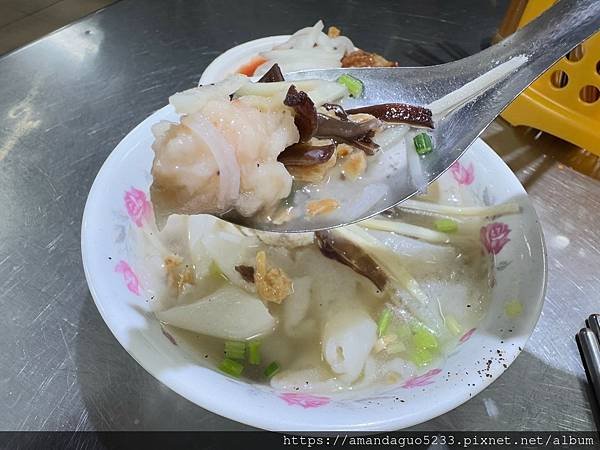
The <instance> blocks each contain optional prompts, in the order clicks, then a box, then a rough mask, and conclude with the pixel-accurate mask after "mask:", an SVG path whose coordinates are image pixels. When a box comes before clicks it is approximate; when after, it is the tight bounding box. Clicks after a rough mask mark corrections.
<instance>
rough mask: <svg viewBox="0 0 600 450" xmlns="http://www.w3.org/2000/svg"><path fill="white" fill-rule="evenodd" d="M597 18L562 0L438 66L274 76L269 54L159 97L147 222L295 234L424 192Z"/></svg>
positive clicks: (581, 3) (581, 4) (594, 8)
mask: <svg viewBox="0 0 600 450" xmlns="http://www.w3.org/2000/svg"><path fill="white" fill-rule="evenodd" d="M599 27H600V3H598V2H596V1H594V0H563V1H561V2H559V3H558V4H556V5H555V6H554V7H552V8H550V9H549V10H548V11H547V12H545V13H544V14H542V15H541V16H540V17H539V18H538V19H536V20H534V21H533V22H531V23H530V24H529V25H528V26H526V27H525V28H523V29H521V30H519V31H518V32H517V33H515V34H514V35H512V36H511V37H509V38H508V39H506V40H505V41H504V42H502V43H500V44H498V45H496V46H493V47H490V48H489V49H487V50H485V51H483V52H481V53H479V54H477V55H473V56H471V57H468V58H465V59H463V60H460V61H457V62H453V63H449V64H444V65H439V66H434V67H420V68H400V67H379V68H351V69H350V68H338V69H319V70H312V71H301V72H293V73H291V74H289V75H288V74H286V75H285V76H284V75H283V74H282V71H281V70H280V68H279V66H278V64H277V63H275V64H273V65H271V67H270V68H269V69H268V70H266V72H265V71H264V70H263V71H262V72H263V75H262V77H261V78H260V79H258V80H257V81H253V80H251V79H249V78H248V77H246V76H244V75H241V74H235V75H232V76H230V77H229V78H227V79H225V80H224V81H222V82H219V83H216V84H213V85H208V86H199V87H197V88H193V89H190V90H188V91H184V92H181V93H177V94H175V95H173V96H172V97H171V98H170V103H171V104H172V105H173V106H174V107H175V110H176V112H177V113H178V114H179V115H180V121H179V123H166V122H163V123H159V124H157V125H156V126H155V127H154V128H153V131H154V134H155V137H156V141H155V143H154V145H153V149H154V151H155V160H154V165H153V168H152V175H153V185H152V187H151V195H152V201H153V203H154V211H155V213H156V218H157V223H158V225H159V227H162V226H163V225H164V223H165V222H166V220H167V218H168V216H169V215H171V214H188V215H192V214H202V213H204V214H213V215H215V216H218V217H221V218H223V219H225V220H227V221H229V222H232V223H235V224H238V225H242V226H245V227H248V228H253V229H258V230H265V231H274V232H307V231H317V230H323V229H328V228H332V227H337V226H341V225H347V224H350V223H354V222H357V221H359V220H363V219H366V218H369V217H372V216H374V215H376V214H379V213H381V212H383V211H385V210H388V209H389V208H391V207H393V206H395V205H397V204H399V203H400V202H402V201H404V200H406V199H407V198H409V197H410V196H412V195H414V194H416V193H419V192H424V191H425V190H426V187H427V185H428V184H429V183H431V182H432V181H434V180H435V179H436V178H437V177H439V176H440V175H441V174H442V173H443V172H444V171H445V170H446V169H447V168H448V167H450V166H451V165H452V164H453V163H454V162H455V161H456V160H457V159H458V158H459V157H460V156H461V155H462V154H463V152H464V151H465V150H466V149H467V148H468V146H469V145H471V144H472V143H473V141H474V140H475V139H476V138H477V137H478V136H479V134H480V133H481V132H482V131H483V130H484V129H485V127H486V126H487V125H489V123H490V122H491V121H492V120H493V119H494V118H495V117H496V116H497V115H498V114H499V113H500V112H501V111H502V110H503V109H504V108H505V107H506V106H507V105H508V104H509V103H510V102H511V101H512V100H513V99H514V98H515V97H516V96H517V95H518V94H519V93H520V92H521V91H522V90H523V89H525V88H526V87H527V86H528V85H529V84H530V83H531V82H533V81H534V80H535V79H536V78H537V77H538V76H539V75H541V74H542V73H543V72H544V71H545V70H547V69H548V68H549V67H550V66H551V65H552V64H553V63H554V62H555V61H556V60H558V59H559V58H560V57H561V56H563V55H564V54H565V53H567V52H568V51H569V50H570V49H571V48H573V47H574V46H575V45H577V44H578V43H580V42H581V41H582V40H583V39H585V38H587V37H589V36H590V35H591V34H593V33H594V32H595V31H597V29H598V28H599ZM337 39H341V37H339V38H337ZM336 45H337V46H339V47H343V46H346V45H347V43H346V42H345V41H339V42H337V44H334V47H333V51H334V52H335V51H336V49H337V47H336ZM277 55H280V54H277ZM277 55H275V56H274V58H275V59H277ZM280 58H281V57H280ZM284 62H285V60H284ZM263 66H264V64H263ZM289 67H290V66H288V69H289Z"/></svg>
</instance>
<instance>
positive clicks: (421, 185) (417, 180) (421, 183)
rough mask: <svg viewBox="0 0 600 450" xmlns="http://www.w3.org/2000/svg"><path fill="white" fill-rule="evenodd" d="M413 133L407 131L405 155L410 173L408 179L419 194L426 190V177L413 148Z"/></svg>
mask: <svg viewBox="0 0 600 450" xmlns="http://www.w3.org/2000/svg"><path fill="white" fill-rule="evenodd" d="M414 136H415V134H414V133H409V134H408V135H407V136H406V138H405V139H406V156H407V159H408V171H409V173H410V179H411V181H412V184H413V186H414V187H415V189H416V191H417V192H418V193H420V194H424V193H425V192H427V184H428V182H427V177H426V176H425V172H423V165H422V164H421V158H420V156H419V154H418V153H417V151H416V149H415V144H414V142H413V138H414Z"/></svg>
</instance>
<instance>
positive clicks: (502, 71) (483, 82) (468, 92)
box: [427, 55, 528, 120]
mask: <svg viewBox="0 0 600 450" xmlns="http://www.w3.org/2000/svg"><path fill="white" fill-rule="evenodd" d="M527 59H528V58H527V56H525V55H520V56H515V57H514V58H511V59H509V60H508V61H506V62H504V63H502V64H500V65H498V66H496V67H494V68H493V69H491V70H489V71H488V72H486V73H484V74H483V75H480V76H479V77H477V78H475V79H474V80H472V81H469V82H468V83H467V84H465V85H464V86H462V87H460V88H458V89H457V90H455V91H453V92H451V93H449V94H447V95H445V96H443V97H442V98H440V99H438V100H435V101H434V102H432V103H430V104H429V105H428V106H427V108H429V109H430V110H431V112H432V113H433V116H434V120H439V119H441V118H442V117H444V116H446V115H447V114H449V113H450V112H452V111H453V110H454V109H458V108H460V107H462V106H463V105H465V104H467V103H469V102H470V101H471V100H473V99H475V98H477V97H479V96H480V95H481V94H482V93H483V92H484V91H486V90H487V89H489V88H490V87H492V86H493V85H495V84H496V83H498V82H499V81H500V80H502V79H503V78H505V77H506V76H507V75H509V74H510V73H511V72H513V71H515V70H516V69H517V68H519V67H520V66H522V65H523V64H524V63H525V62H527Z"/></svg>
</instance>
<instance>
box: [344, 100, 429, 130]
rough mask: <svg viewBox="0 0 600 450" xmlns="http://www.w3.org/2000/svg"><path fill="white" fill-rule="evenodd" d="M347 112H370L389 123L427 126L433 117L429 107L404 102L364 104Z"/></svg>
mask: <svg viewBox="0 0 600 450" xmlns="http://www.w3.org/2000/svg"><path fill="white" fill-rule="evenodd" d="M346 112H347V113H348V114H361V113H364V114H370V115H372V116H375V117H377V118H378V119H379V120H382V121H384V122H391V123H406V124H408V125H415V126H421V127H427V128H433V118H432V113H431V110H430V109H427V108H424V107H422V106H416V105H407V104H405V103H383V104H381V105H371V106H364V107H362V108H354V109H349V110H347V111H346Z"/></svg>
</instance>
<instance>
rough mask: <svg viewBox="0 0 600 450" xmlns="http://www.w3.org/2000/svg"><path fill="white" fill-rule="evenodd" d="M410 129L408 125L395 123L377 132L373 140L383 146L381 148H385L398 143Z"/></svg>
mask: <svg viewBox="0 0 600 450" xmlns="http://www.w3.org/2000/svg"><path fill="white" fill-rule="evenodd" d="M409 130H410V127H409V126H408V125H393V126H390V127H388V128H386V129H385V130H383V131H381V132H379V133H377V135H375V137H374V139H373V140H374V141H375V142H376V143H377V144H379V145H380V146H381V150H385V149H386V148H387V147H391V146H392V145H395V144H397V143H398V142H399V141H400V139H402V138H403V137H404V136H406V133H408V131H409Z"/></svg>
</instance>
